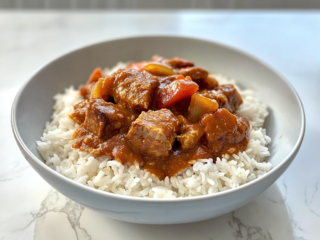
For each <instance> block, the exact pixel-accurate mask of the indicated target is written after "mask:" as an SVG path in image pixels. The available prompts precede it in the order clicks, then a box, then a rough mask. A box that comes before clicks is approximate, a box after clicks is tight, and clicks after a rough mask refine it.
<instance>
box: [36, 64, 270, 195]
mask: <svg viewBox="0 0 320 240" xmlns="http://www.w3.org/2000/svg"><path fill="white" fill-rule="evenodd" d="M125 66H126V64H123V63H119V64H118V65H116V66H115V67H114V68H112V69H106V70H105V75H109V74H110V73H112V72H114V71H116V70H117V69H119V68H123V67H125ZM214 77H215V78H216V79H217V80H218V82H219V84H225V83H233V84H234V85H235V86H236V84H235V82H234V81H233V80H228V79H227V78H225V77H224V76H222V75H214ZM236 87H237V86H236ZM237 89H238V91H239V92H240V94H241V96H242V98H243V104H242V105H241V106H240V107H239V109H238V111H237V113H239V114H241V115H242V116H244V117H246V118H247V119H248V120H249V121H250V133H249V134H250V135H249V143H248V147H247V149H246V151H244V152H239V153H238V154H234V155H233V156H225V157H223V158H217V160H216V162H215V163H213V159H201V160H199V161H197V162H196V163H195V164H194V165H193V166H192V167H190V168H187V169H185V170H183V171H182V172H181V173H180V174H179V175H178V176H176V177H172V178H170V179H169V178H168V177H166V178H165V180H163V181H160V180H159V179H158V178H157V177H155V176H153V175H151V174H150V173H149V172H147V171H146V170H140V169H138V166H124V165H122V164H121V163H119V162H117V161H113V160H112V159H111V158H110V157H106V156H103V157H94V156H93V155H91V154H89V153H87V152H82V151H80V150H79V149H74V148H72V142H73V138H72V136H73V133H74V131H75V130H76V129H77V128H78V127H79V125H78V124H76V123H75V122H73V121H72V120H71V119H70V118H69V117H68V115H69V114H71V113H72V112H73V111H74V110H73V106H74V105H75V104H76V103H78V102H80V101H82V100H83V98H82V96H81V95H79V92H78V90H75V89H74V88H73V87H70V88H68V89H66V90H65V93H63V94H57V95H56V96H55V97H54V99H55V105H54V107H53V109H54V112H53V115H52V121H51V122H47V123H46V127H45V130H44V133H43V137H41V141H37V145H38V150H39V153H40V154H41V156H42V158H43V159H44V161H45V163H46V164H47V165H48V166H49V167H51V168H53V169H54V170H56V171H57V172H59V173H61V174H62V175H64V176H66V177H68V178H70V179H73V180H75V181H77V182H79V183H81V184H85V185H88V186H90V187H92V188H96V189H99V190H102V191H106V192H111V193H116V194H121V195H129V196H136V197H149V198H177V197H191V196H199V195H205V194H211V193H215V192H220V191H224V190H227V189H232V188H236V187H238V186H240V185H242V184H244V183H247V182H250V181H252V180H254V179H256V178H258V177H259V176H261V175H263V174H265V173H266V172H268V171H269V170H270V169H271V163H269V162H264V160H265V158H266V157H267V156H269V155H270V153H269V150H268V147H267V145H268V144H269V143H270V141H271V139H270V138H269V137H268V136H267V135H266V130H265V129H263V128H262V126H263V123H264V120H265V118H266V117H267V116H268V111H267V106H266V104H264V103H262V102H260V101H259V100H258V99H256V98H255V97H254V92H253V91H252V90H244V91H241V90H240V89H239V88H238V87H237Z"/></svg>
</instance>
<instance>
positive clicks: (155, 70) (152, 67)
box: [143, 63, 174, 76]
mask: <svg viewBox="0 0 320 240" xmlns="http://www.w3.org/2000/svg"><path fill="white" fill-rule="evenodd" d="M143 70H145V71H147V72H149V73H151V74H152V75H156V76H169V75H174V71H173V69H172V68H171V67H169V66H166V65H163V64H160V63H148V64H146V65H145V66H144V67H143Z"/></svg>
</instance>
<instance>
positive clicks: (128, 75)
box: [109, 69, 159, 111]
mask: <svg viewBox="0 0 320 240" xmlns="http://www.w3.org/2000/svg"><path fill="white" fill-rule="evenodd" d="M109 78H111V81H112V82H113V84H112V89H111V96H112V97H113V98H114V100H115V102H116V103H118V104H119V105H121V106H123V107H125V108H129V109H133V110H138V111H146V110H149V109H150V108H151V106H152V99H153V95H154V93H155V90H156V89H157V88H158V86H159V81H158V78H157V77H155V76H153V75H151V74H150V73H148V72H146V71H138V70H135V69H120V70H118V71H117V72H116V73H114V74H113V75H112V76H110V77H109Z"/></svg>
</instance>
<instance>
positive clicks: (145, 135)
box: [127, 109, 179, 157]
mask: <svg viewBox="0 0 320 240" xmlns="http://www.w3.org/2000/svg"><path fill="white" fill-rule="evenodd" d="M178 126H179V122H178V120H177V118H176V117H175V116H174V115H173V114H172V112H171V111H170V110H168V109H161V110H159V111H151V110H150V111H148V112H142V113H141V114H140V116H139V117H138V118H137V119H136V120H135V121H134V122H133V123H132V125H131V128H130V130H129V132H128V134H127V139H128V140H129V142H130V143H131V145H132V146H134V147H135V148H136V149H137V150H138V151H140V152H141V153H143V154H145V155H147V156H150V157H167V156H169V151H170V150H171V148H172V145H173V143H174V140H175V137H176V135H177V130H178Z"/></svg>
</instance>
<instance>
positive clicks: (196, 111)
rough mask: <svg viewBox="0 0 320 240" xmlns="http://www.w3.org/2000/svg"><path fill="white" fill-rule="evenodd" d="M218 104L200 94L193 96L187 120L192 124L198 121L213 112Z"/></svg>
mask: <svg viewBox="0 0 320 240" xmlns="http://www.w3.org/2000/svg"><path fill="white" fill-rule="evenodd" d="M218 107H219V104H218V103H217V101H216V100H214V99H209V98H206V97H203V96H201V95H200V94H197V93H195V94H193V95H192V97H191V102H190V105H189V108H188V118H189V120H190V121H192V122H198V121H200V118H201V117H202V116H203V115H204V114H206V113H210V112H212V113H213V112H215V111H216V110H217V109H218Z"/></svg>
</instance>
